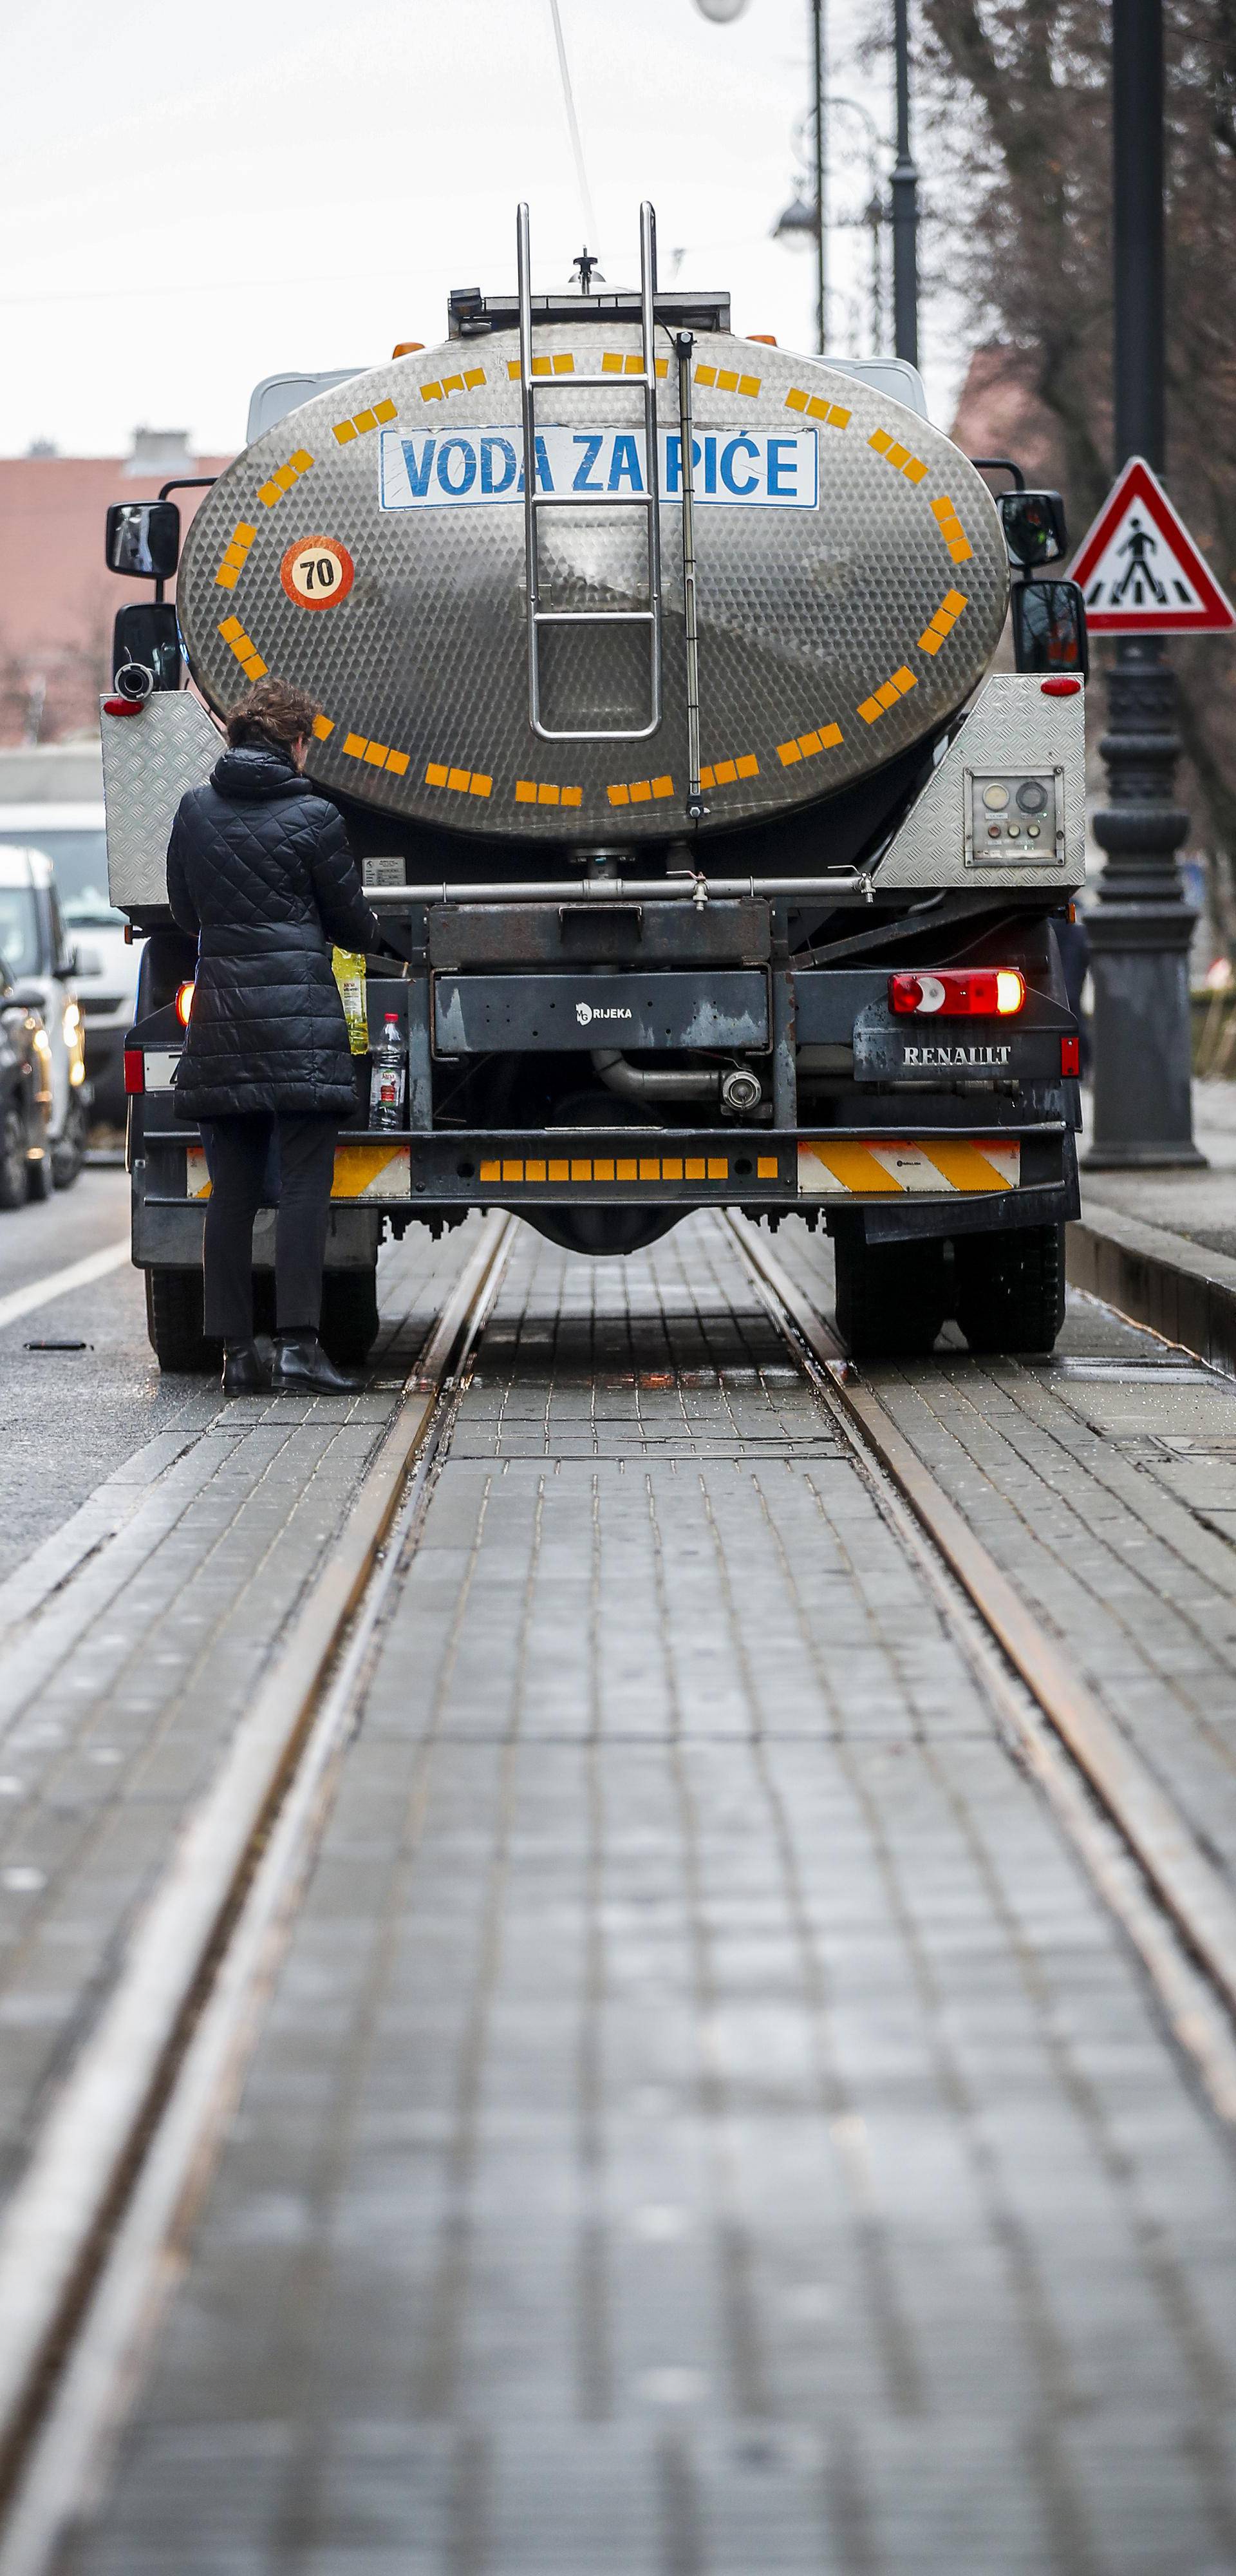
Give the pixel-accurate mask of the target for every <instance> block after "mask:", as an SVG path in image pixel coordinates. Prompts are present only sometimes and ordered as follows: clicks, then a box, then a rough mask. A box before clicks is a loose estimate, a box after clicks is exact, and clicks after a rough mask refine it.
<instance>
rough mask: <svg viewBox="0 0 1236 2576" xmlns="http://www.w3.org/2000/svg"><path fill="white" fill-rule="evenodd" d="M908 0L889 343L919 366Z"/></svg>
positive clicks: (900, 1)
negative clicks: (891, 324)
mask: <svg viewBox="0 0 1236 2576" xmlns="http://www.w3.org/2000/svg"><path fill="white" fill-rule="evenodd" d="M909 6H910V0H893V54H894V63H895V78H896V95H897V159H896V162H895V163H894V166H893V180H892V197H893V346H894V348H895V350H896V353H897V356H898V357H899V358H908V359H909V361H910V364H911V366H912V367H916V366H917V365H918V172H917V170H916V169H915V166H914V162H913V159H912V157H911V153H910V25H909Z"/></svg>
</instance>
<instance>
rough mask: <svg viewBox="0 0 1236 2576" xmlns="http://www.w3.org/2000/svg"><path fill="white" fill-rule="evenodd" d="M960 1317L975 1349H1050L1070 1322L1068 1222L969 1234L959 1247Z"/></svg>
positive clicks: (956, 1267) (956, 1247)
mask: <svg viewBox="0 0 1236 2576" xmlns="http://www.w3.org/2000/svg"><path fill="white" fill-rule="evenodd" d="M953 1262H954V1277H955V1279H956V1282H957V1321H958V1323H959V1324H960V1326H961V1329H962V1331H963V1333H964V1334H965V1337H966V1340H967V1341H968V1343H969V1345H970V1348H971V1350H972V1351H984V1352H990V1353H992V1354H993V1355H994V1354H998V1353H1001V1352H1004V1351H1049V1350H1050V1349H1051V1346H1052V1344H1053V1342H1054V1341H1055V1338H1056V1335H1057V1333H1058V1332H1059V1330H1060V1327H1061V1325H1062V1323H1063V1322H1064V1227H1063V1226H1062V1225H1024V1226H1018V1227H1017V1228H1016V1229H1015V1230H1014V1231H1013V1232H1012V1233H1010V1234H963V1235H959V1236H958V1238H957V1241H956V1242H955V1244H954V1246H953Z"/></svg>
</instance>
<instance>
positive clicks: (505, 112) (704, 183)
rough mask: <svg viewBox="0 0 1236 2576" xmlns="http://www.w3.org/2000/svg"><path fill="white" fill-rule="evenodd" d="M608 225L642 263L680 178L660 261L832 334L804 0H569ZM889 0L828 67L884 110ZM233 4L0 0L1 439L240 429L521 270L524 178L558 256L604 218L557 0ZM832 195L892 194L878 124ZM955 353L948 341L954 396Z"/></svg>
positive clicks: (842, 239) (854, 286)
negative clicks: (802, 241)
mask: <svg viewBox="0 0 1236 2576" xmlns="http://www.w3.org/2000/svg"><path fill="white" fill-rule="evenodd" d="M561 7H562V17H563V25H564V29H565V33H566V39H567V45H568V49H569V54H570V59H571V65H572V70H573V75H574V83H575V95H576V104H577V108H578V113H579V121H580V126H581V130H582V137H583V145H584V151H585V156H586V160H587V165H588V175H589V179H590V183H591V189H592V195H593V199H594V202H595V205H596V209H597V216H598V221H599V226H600V232H601V241H600V249H601V251H602V254H603V257H604V263H605V270H606V274H607V276H608V277H609V279H610V280H611V282H619V281H621V280H624V279H627V278H629V277H630V276H631V275H632V274H633V271H634V266H635V244H636V209H637V206H638V202H639V199H640V197H641V196H643V195H648V196H651V198H652V199H653V202H654V203H655V205H656V208H657V214H658V222H659V237H660V244H661V256H662V273H663V275H666V274H668V273H672V270H673V254H674V253H675V252H676V251H677V250H679V249H681V250H682V252H683V254H684V255H683V258H682V261H681V265H680V268H679V271H678V273H679V274H680V276H681V277H682V278H683V279H685V280H691V281H693V282H695V283H696V284H701V285H724V286H728V287H729V288H730V289H731V292H732V294H733V298H734V322H735V327H736V328H737V329H738V330H740V331H748V330H750V331H774V332H776V333H777V335H778V337H779V338H780V339H781V341H782V343H783V344H784V345H787V346H790V347H794V346H797V347H809V346H810V345H811V324H810V316H811V299H812V273H811V261H810V257H809V255H807V254H799V255H797V256H796V255H795V254H794V253H792V252H790V251H787V250H786V249H784V248H783V247H782V245H781V244H779V243H776V242H773V241H771V240H770V239H769V229H770V226H771V224H772V223H773V221H774V220H775V218H776V215H777V213H778V211H779V210H780V208H781V207H782V206H783V205H784V203H785V202H786V200H787V197H788V196H789V194H790V193H791V182H792V178H793V172H794V150H793V129H794V126H795V123H796V121H797V120H798V119H799V117H800V116H801V114H802V112H803V110H804V108H805V107H806V104H807V101H808V95H809V78H808V13H807V6H806V0H749V5H748V8H747V12H746V14H745V16H744V17H743V18H741V19H739V20H738V21H737V22H736V23H735V24H734V25H732V26H728V27H715V26H710V25H709V24H708V23H707V22H706V21H705V20H704V19H703V18H702V17H701V16H700V15H699V13H698V11H697V10H696V9H695V8H694V7H693V5H692V0H621V5H619V0H561ZM888 14H889V12H888V10H887V9H886V8H885V6H884V5H883V0H880V5H877V7H875V8H874V9H872V8H870V7H866V6H864V5H863V0H833V5H832V9H831V12H830V16H831V22H832V51H833V86H834V87H835V88H836V89H837V90H838V91H839V92H844V93H845V94H846V95H847V96H848V97H850V98H857V99H859V100H860V102H865V104H866V105H867V107H868V109H869V111H870V113H871V114H872V115H873V116H874V117H875V120H876V122H877V124H878V125H879V127H880V128H881V130H882V131H883V130H884V129H885V128H886V126H887V116H888V102H887V97H886V94H885V84H884V81H883V78H882V77H880V76H877V77H876V79H875V80H874V82H873V80H872V78H871V77H870V76H869V75H863V74H862V73H861V72H860V71H859V69H858V68H857V67H856V64H855V61H854V44H855V40H856V38H857V37H858V36H860V35H861V34H862V32H863V31H864V29H865V28H866V27H875V28H876V29H877V30H880V29H882V27H883V24H884V20H885V18H886V16H887V15H888ZM216 24H219V25H221V26H222V27H223V28H224V29H225V30H226V32H225V33H224V34H223V35H221V36H219V37H216V38H213V39H212V36H211V33H210V26H211V20H210V17H209V16H208V15H207V14H206V13H204V12H203V11H202V10H201V9H200V8H198V7H195V8H193V9H189V8H187V7H185V6H183V5H182V0H160V6H159V7H158V8H157V9H156V10H154V11H151V12H147V13H140V12H139V13H132V14H129V13H124V12H117V11H116V10H114V9H109V8H105V7H103V6H101V5H100V0H40V5H39V6H38V7H37V8H34V9H31V10H28V11H24V12H19V11H18V10H17V9H16V8H15V7H13V6H10V7H9V8H8V9H7V10H6V11H4V12H3V13H2V14H0V64H2V66H3V74H4V92H5V96H6V98H7V100H8V104H9V115H8V120H7V135H6V151H5V156H4V162H3V168H2V170H0V225H2V228H3V233H2V237H3V241H4V246H5V256H4V259H3V263H2V276H0V318H2V325H3V332H4V340H5V347H6V364H5V366H4V368H3V370H2V371H0V452H4V453H6V454H10V455H11V454H20V453H22V452H23V451H24V450H25V449H26V448H27V446H28V445H29V443H30V441H31V439H32V438H34V437H37V436H40V435H45V436H48V437H50V438H52V439H54V440H55V441H56V443H57V445H58V446H59V447H60V449H61V450H62V451H63V452H67V453H77V454H87V455H100V454H102V455H106V454H109V453H110V454H117V453H120V452H123V450H124V449H125V448H126V447H127V446H128V443H129V439H130V435H131V432H132V429H133V426H134V424H135V423H136V422H138V421H142V422H149V423H152V424H155V425H158V426H177V427H180V426H184V427H187V428H188V430H189V432H190V435H191V439H192V441H193V443H194V445H195V446H197V447H198V448H199V449H200V450H202V451H205V452H214V451H219V450H224V449H228V448H230V447H233V446H235V445H236V444H238V443H239V441H240V438H241V436H242V434H243V427H244V418H245V408H246V402H247V397H248V393H249V389H250V386H251V385H252V384H253V383H254V382H255V381H256V379H257V378H258V377H259V376H263V375H267V374H270V373H272V372H273V371H274V370H275V369H276V368H279V367H282V366H288V365H292V366H323V367H326V366H343V365H350V364H352V363H356V364H358V365H361V364H365V363H368V362H370V361H372V360H375V359H379V358H382V357H385V356H387V355H388V354H389V352H390V349H391V347H392V345H393V343H394V342H395V341H396V340H404V339H418V340H424V341H426V342H429V343H432V342H434V341H436V340H438V339H440V338H441V337H442V336H443V333H444V329H445V297H446V292H447V289H448V287H450V286H454V285H475V284H487V283H492V284H498V283H509V282H510V280H511V278H512V274H513V267H514V247H513V242H514V210H515V204H516V200H517V199H518V198H519V197H520V196H521V195H527V196H528V198H529V199H530V202H531V206H532V223H533V255H534V262H535V267H536V272H537V282H538V283H540V284H551V283H554V282H556V281H557V280H559V279H560V278H562V277H563V276H565V274H566V273H567V270H568V268H569V263H570V259H571V257H572V255H573V253H574V252H575V251H576V250H577V249H578V248H579V246H580V242H581V239H582V237H583V231H584V220H583V214H582V210H581V207H580V202H579V191H578V188H577V185H576V179H575V170H574V162H573V159H572V155H571V150H570V143H569V138H568V132H567V126H566V119H565V116H564V112H563V105H562V93H561V88H560V83H559V77H558V68H557V61H556V56H555V51H554V42H553V28H552V20H551V15H550V9H549V0H348V5H347V6H346V7H340V6H338V5H331V0H297V5H296V7H295V8H294V9H290V8H289V7H288V6H287V5H286V0H280V5H279V6H277V7H276V6H274V5H272V0H248V5H246V6H245V7H243V8H237V7H235V6H234V7H233V8H232V9H231V10H229V11H228V12H226V13H225V14H224V13H220V15H219V17H218V19H217V20H216ZM835 150H836V155H837V159H838V165H839V166H838V169H837V174H836V180H835V187H834V205H835V209H836V212H837V213H838V214H846V213H854V212H856V211H857V210H858V209H859V208H861V205H862V203H863V201H864V199H865V197H866V195H867V193H868V180H867V166H866V155H867V151H868V144H867V138H866V129H865V128H864V126H863V124H862V121H861V119H860V118H859V117H858V116H857V115H855V114H853V113H852V112H850V111H848V110H846V111H841V112H839V113H838V116H837V118H836V131H835ZM868 270H869V248H868V242H867V237H866V235H865V234H862V233H861V232H858V231H856V230H853V229H842V230H839V231H838V233H837V235H836V236H835V239H834V249H833V273H834V277H835V280H836V284H837V294H836V298H835V302H834V337H835V340H836V343H837V345H838V347H840V346H841V345H842V344H843V342H844V343H845V344H846V345H847V346H857V347H858V348H859V349H860V350H865V349H867V348H868V347H869V346H870V310H869V295H868V286H867V278H868ZM955 373H956V358H955V354H954V353H953V352H951V351H947V350H936V349H934V348H933V347H932V345H931V339H930V335H929V344H928V377H929V390H930V392H931V393H932V396H933V409H934V410H935V411H936V413H937V416H938V417H946V416H947V404H948V399H949V395H950V393H951V390H952V385H953V381H954V378H955Z"/></svg>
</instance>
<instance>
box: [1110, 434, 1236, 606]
mask: <svg viewBox="0 0 1236 2576" xmlns="http://www.w3.org/2000/svg"><path fill="white" fill-rule="evenodd" d="M1072 578H1073V580H1074V581H1075V582H1077V583H1078V584H1079V586H1080V589H1081V592H1082V596H1083V598H1084V599H1085V602H1086V623H1087V625H1088V626H1089V628H1090V632H1091V634H1092V635H1207V634H1209V635H1221V634H1224V633H1225V632H1226V631H1227V630H1228V629H1229V628H1230V627H1233V626H1236V609H1234V608H1233V606H1232V603H1231V601H1230V599H1228V598H1227V597H1226V595H1225V593H1224V592H1223V591H1221V590H1220V588H1219V585H1218V582H1217V581H1216V580H1215V579H1214V576H1213V574H1212V573H1210V572H1209V571H1208V570H1207V568H1206V565H1205V564H1204V563H1203V561H1202V558H1201V556H1200V554H1199V553H1198V551H1197V547H1196V546H1195V545H1194V543H1193V539H1192V537H1191V536H1190V535H1189V532H1188V529H1187V528H1186V526H1185V524H1184V521H1183V520H1182V519H1181V518H1180V516H1179V515H1178V513H1177V512H1176V511H1175V510H1174V509H1173V508H1172V505H1171V502H1170V501H1169V500H1168V497H1167V494H1166V492H1165V491H1164V489H1163V486H1162V484H1161V483H1160V481H1159V479H1158V476H1157V475H1156V474H1154V473H1152V471H1151V469H1150V467H1149V466H1148V465H1147V463H1146V460H1145V458H1144V456H1131V457H1130V458H1129V461H1128V464H1127V465H1126V466H1125V467H1124V469H1123V471H1122V472H1121V473H1120V474H1118V475H1117V477H1116V480H1115V482H1114V484H1113V485H1112V488H1111V491H1110V492H1109V493H1108V496H1107V499H1106V500H1105V502H1104V504H1103V507H1102V509H1101V510H1100V512H1099V515H1098V517H1097V519H1096V520H1095V523H1094V526H1093V527H1092V528H1091V529H1090V530H1089V532H1088V534H1087V535H1086V536H1085V537H1084V538H1083V539H1082V543H1081V547H1080V549H1079V551H1078V555H1077V559H1076V562H1075V563H1074V565H1073V571H1072Z"/></svg>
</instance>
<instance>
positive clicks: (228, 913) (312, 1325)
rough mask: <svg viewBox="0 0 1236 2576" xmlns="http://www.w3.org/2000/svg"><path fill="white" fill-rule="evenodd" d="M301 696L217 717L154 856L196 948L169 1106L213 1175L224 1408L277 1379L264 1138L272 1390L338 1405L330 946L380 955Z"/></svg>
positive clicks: (309, 704)
mask: <svg viewBox="0 0 1236 2576" xmlns="http://www.w3.org/2000/svg"><path fill="white" fill-rule="evenodd" d="M318 712H319V711H318V709H317V707H316V706H315V705H314V702H313V700H312V698H309V697H306V696H305V694H304V693H303V691H301V690H299V689H292V688H287V687H285V686H284V684H283V682H282V681H280V680H274V679H267V680H260V681H259V682H258V684H257V686H256V688H253V689H251V690H250V691H249V694H248V696H247V697H245V698H243V699H242V700H241V702H240V704H239V706H236V707H234V708H233V709H232V712H231V714H230V715H229V717H228V719H227V733H228V742H229V745H230V748H229V749H228V750H227V751H225V752H224V754H223V756H222V758H221V759H220V760H218V761H216V763H215V766H214V769H213V770H212V772H211V776H210V781H209V784H208V785H207V786H205V787H194V788H191V789H190V791H189V793H188V795H187V796H182V798H181V800H180V804H179V806H178V808H177V812H176V820H175V822H174V824H173V825H172V837H171V841H170V843H169V845H168V853H167V885H168V895H169V899H170V902H171V907H172V912H173V914H174V916H175V918H176V920H177V922H178V923H179V925H180V928H181V929H182V930H188V931H193V932H194V933H196V935H197V941H198V969H197V980H196V984H195V987H194V994H193V1008H192V1011H191V1013H190V1017H189V1026H188V1030H187V1032H186V1037H185V1048H184V1054H183V1055H182V1057H181V1060H180V1065H179V1067H178V1069H177V1075H176V1098H177V1101H178V1103H179V1104H180V1105H181V1106H182V1107H183V1108H184V1110H185V1111H186V1113H187V1115H188V1116H189V1117H190V1118H193V1119H195V1120H196V1121H197V1122H198V1123H199V1124H200V1126H201V1130H202V1141H203V1143H204V1145H205V1149H206V1162H207V1167H208V1169H209V1172H210V1186H211V1195H210V1198H209V1200H208V1202H207V1208H206V1232H205V1246H204V1262H205V1274H206V1276H205V1326H206V1331H207V1333H208V1334H210V1335H211V1336H212V1337H215V1336H217V1337H219V1338H220V1339H221V1340H222V1342H223V1347H224V1364H223V1385H224V1391H225V1393H227V1394H229V1395H241V1394H246V1395H247V1394H252V1393H255V1392H259V1391H261V1390H263V1389H265V1388H266V1387H269V1386H270V1385H271V1383H272V1371H271V1370H269V1369H268V1368H267V1367H266V1364H265V1362H264V1361H263V1359H262V1358H261V1355H260V1353H259V1352H258V1350H257V1348H256V1346H255V1343H254V1339H253V1266H252V1265H253V1220H254V1217H255V1216H256V1214H257V1211H258V1208H259V1207H260V1206H261V1204H262V1199H263V1181H264V1176H265V1172H266V1166H267V1161H268V1157H269V1154H270V1150H271V1146H272V1143H274V1144H275V1145H277V1151H278V1164H279V1199H278V1216H277V1220H276V1234H275V1322H276V1342H275V1359H274V1367H273V1383H274V1385H275V1386H276V1387H281V1388H287V1389H289V1390H291V1391H293V1392H296V1393H299V1392H302V1391H303V1390H305V1389H312V1390H314V1391H316V1392H319V1393H330V1394H339V1393H347V1392H351V1391H352V1390H353V1389H354V1388H355V1387H357V1386H359V1385H360V1383H361V1380H360V1379H359V1378H357V1377H353V1376H350V1375H349V1374H348V1373H347V1372H345V1371H343V1370H341V1369H336V1368H335V1367H334V1366H333V1365H332V1363H331V1361H330V1360H329V1359H328V1358H327V1356H326V1353H325V1352H324V1351H323V1349H322V1347H321V1344H320V1343H319V1341H318V1324H319V1320H320V1317H321V1311H322V1263H323V1258H324V1254H325V1250H326V1230H327V1225H328V1222H329V1215H330V1192H331V1180H332V1176H333V1172H334V1162H335V1140H336V1137H337V1135H338V1132H339V1126H340V1122H341V1120H343V1119H345V1118H350V1117H351V1115H352V1113H353V1111H354V1109H355V1107H356V1089H355V1082H354V1077H353V1071H352V1056H351V1053H350V1051H349V1047H348V1033H347V1023H346V1021H345V1019H344V1015H343V1004H342V1002H341V1000H340V996H339V988H338V986H337V984H336V982H335V977H334V972H333V968H332V964H331V947H332V943H333V944H334V945H335V946H336V947H339V948H351V949H359V950H362V951H367V950H370V949H380V948H382V947H383V946H384V945H385V942H384V938H383V933H382V931H381V928H380V926H379V924H378V922H377V920H376V918H375V916H374V914H373V913H372V912H371V911H370V908H369V906H368V904H367V903H366V901H365V898H364V895H363V893H362V890H361V883H360V878H359V875H358V873H357V868H356V862H355V860H354V859H353V857H352V853H351V851H350V849H349V847H348V839H347V834H346V832H345V830H344V826H343V823H342V821H341V819H340V817H339V815H338V814H337V813H336V811H335V809H334V806H333V805H328V804H327V803H326V801H325V799H324V798H323V797H321V796H318V795H316V794H315V793H314V790H313V787H312V786H311V784H310V782H309V780H308V779H307V778H303V777H302V776H301V774H300V773H301V771H302V769H303V767H304V763H305V755H306V752H307V750H308V747H309V742H310V738H311V736H312V732H313V722H314V718H315V716H316V715H317V714H318Z"/></svg>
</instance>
